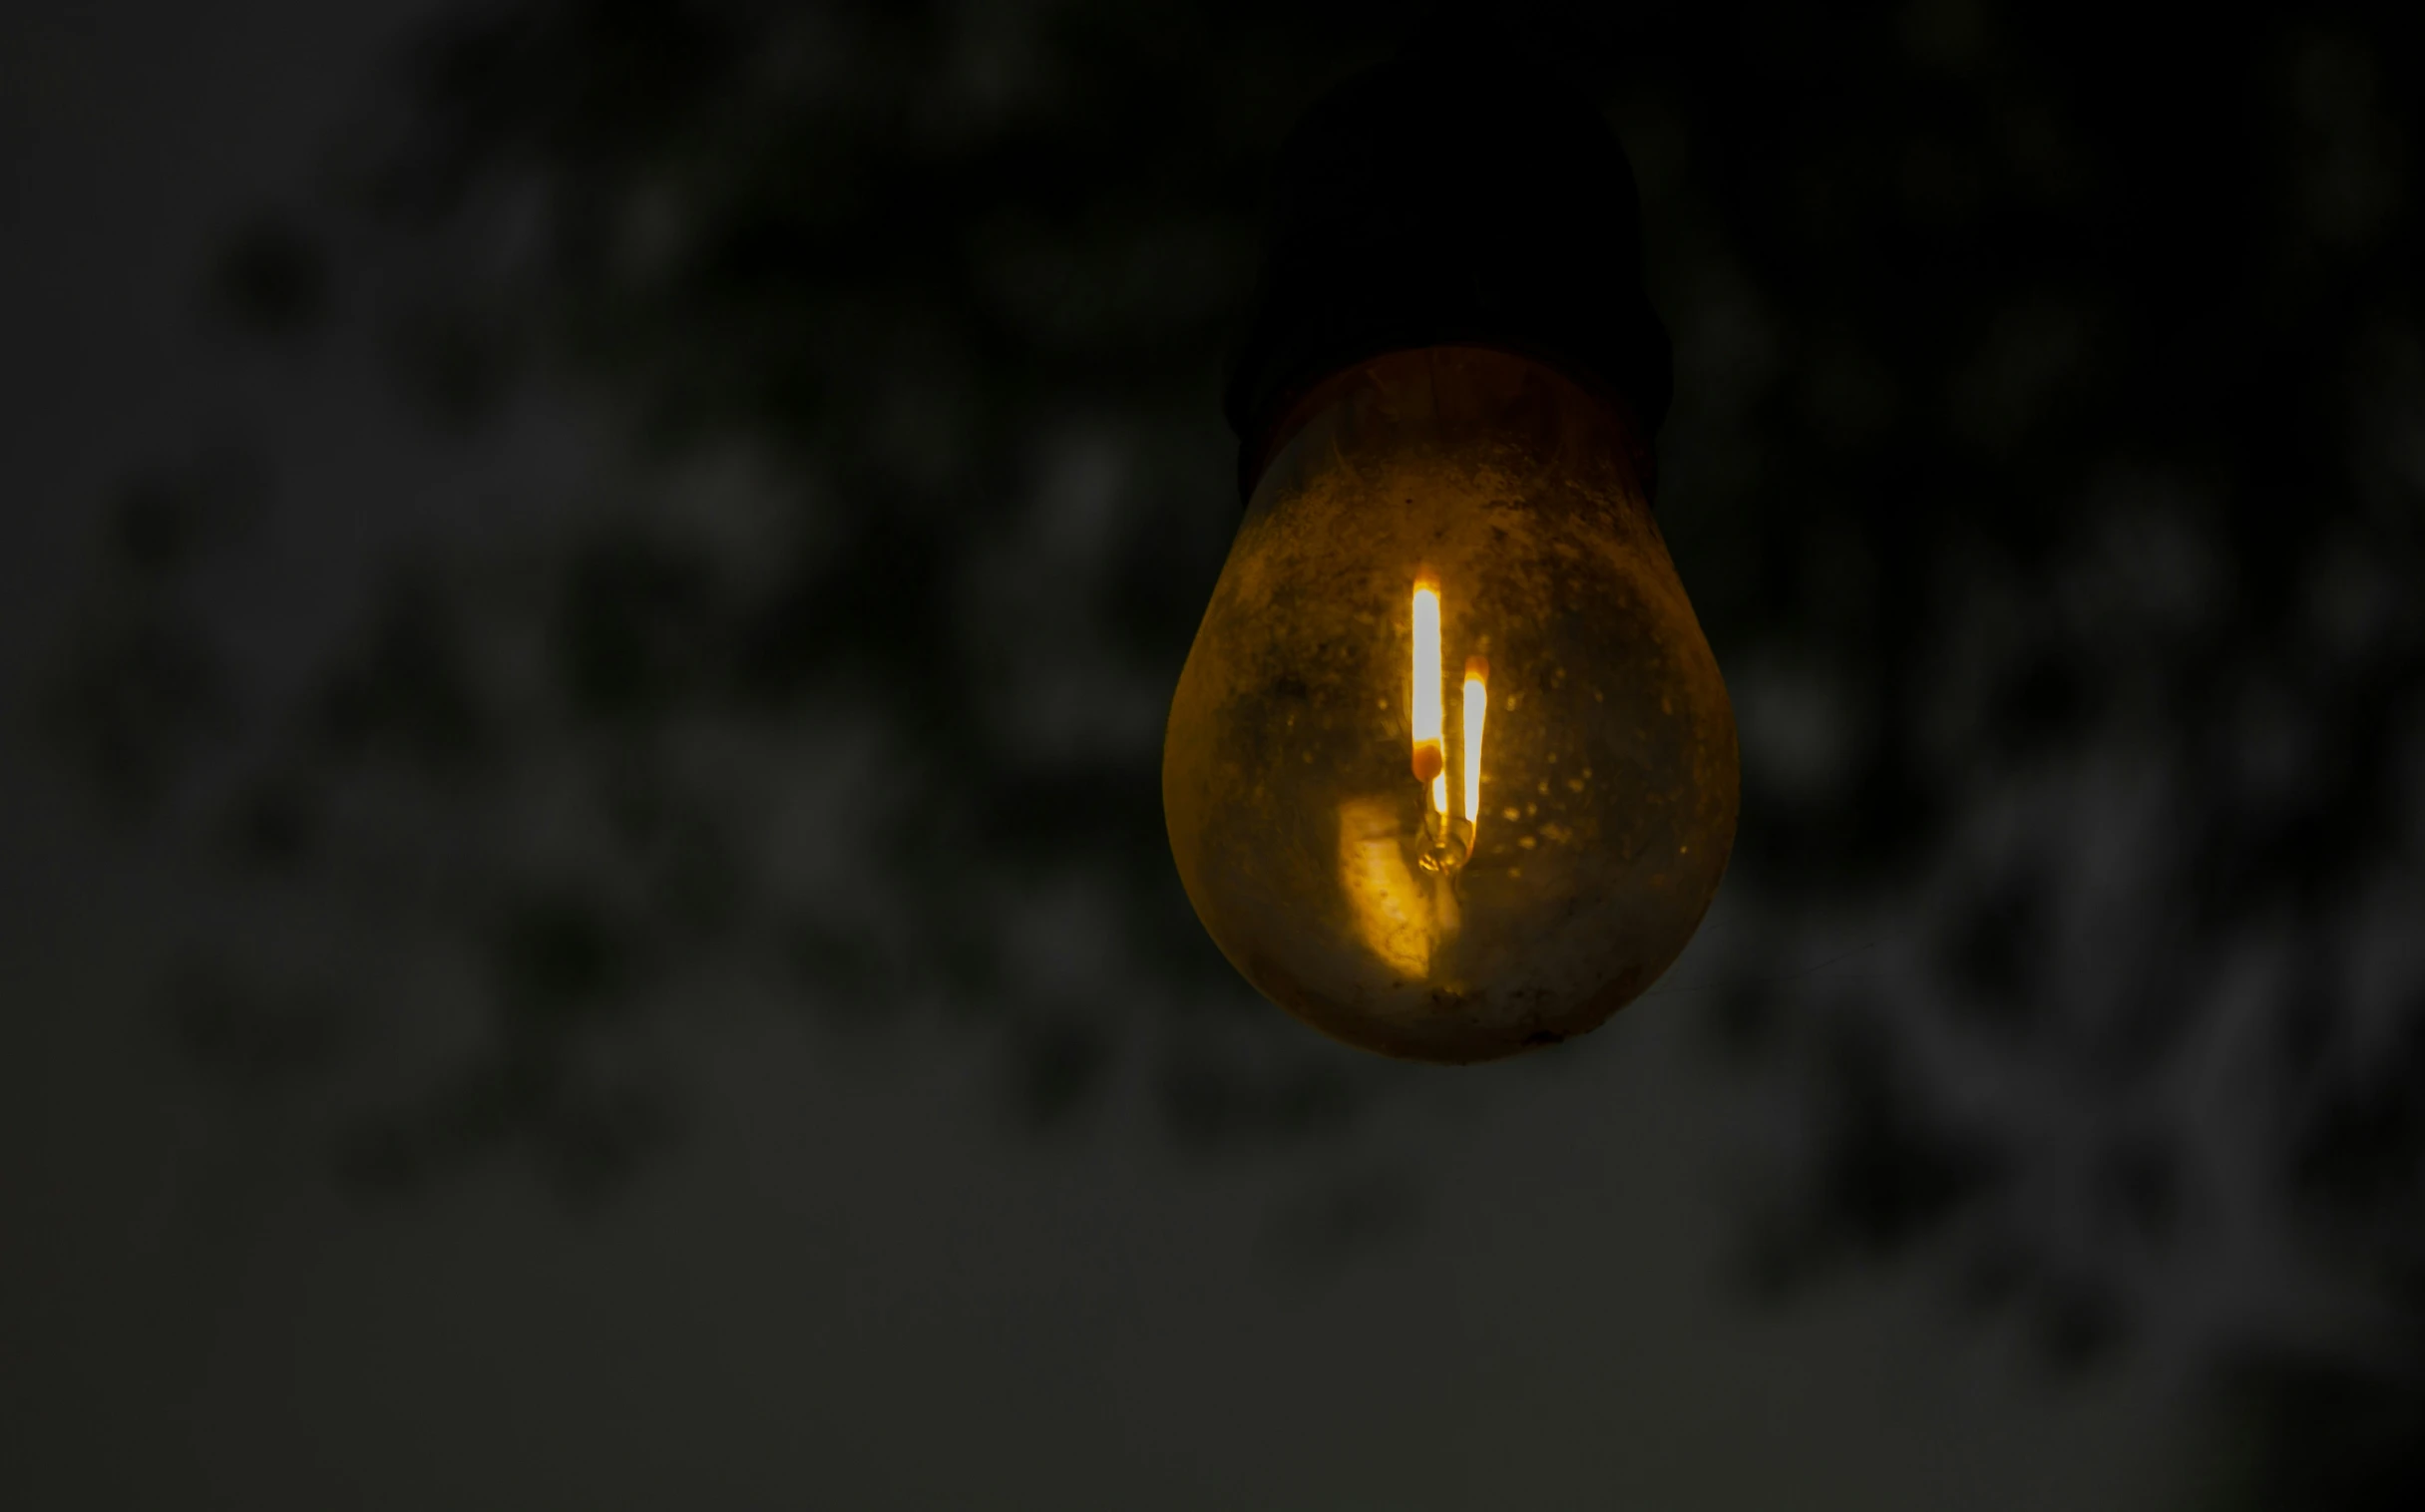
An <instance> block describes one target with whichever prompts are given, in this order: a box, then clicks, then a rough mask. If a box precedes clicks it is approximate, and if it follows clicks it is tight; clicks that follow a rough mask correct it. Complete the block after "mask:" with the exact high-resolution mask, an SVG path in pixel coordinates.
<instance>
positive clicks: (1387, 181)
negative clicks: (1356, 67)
mask: <svg viewBox="0 0 2425 1512" xmlns="http://www.w3.org/2000/svg"><path fill="white" fill-rule="evenodd" d="M1431 346H1481V347H1491V348H1496V349H1499V350H1503V351H1509V352H1514V353H1517V354H1519V355H1522V356H1525V357H1529V358H1532V359H1534V360H1536V361H1540V362H1543V363H1546V364H1548V365H1549V366H1551V367H1554V368H1556V369H1557V370H1559V371H1560V372H1562V373H1564V374H1566V375H1567V376H1568V377H1570V378H1572V379H1574V380H1575V381H1576V382H1578V383H1580V384H1582V385H1584V386H1585V387H1586V388H1589V389H1592V390H1593V391H1595V392H1597V393H1598V394H1600V395H1601V396H1602V397H1604V398H1606V399H1607V400H1608V401H1609V402H1610V403H1611V404H1612V405H1614V406H1615V407H1616V408H1617V409H1618V410H1619V411H1621V413H1622V414H1623V416H1624V418H1625V419H1626V420H1627V421H1628V422H1629V423H1630V428H1631V429H1632V431H1633V439H1632V445H1633V450H1634V452H1635V456H1636V462H1637V466H1638V469H1639V471H1640V473H1641V477H1642V481H1643V486H1644V488H1645V490H1646V491H1648V490H1649V489H1650V488H1651V487H1652V485H1653V481H1654V479H1655V477H1656V452H1655V442H1656V438H1657V436H1658V432H1659V426H1660V423H1661V422H1662V421H1664V420H1665V419H1666V417H1667V409H1668V402H1669V399H1670V397H1671V396H1672V394H1673V391H1674V382H1675V380H1674V372H1673V359H1672V356H1671V352H1670V347H1669V342H1668V335H1667V328H1666V327H1665V326H1664V325H1662V324H1661V323H1660V322H1659V317H1658V315H1657V314H1656V313H1655V312H1654V311H1653V310H1652V309H1651V306H1650V299H1649V297H1648V295H1647V293H1646V292H1645V290H1644V288H1643V278H1642V210H1641V201H1640V197H1639V195H1638V193H1637V191H1636V189H1635V187H1634V177H1633V169H1632V166H1631V165H1630V164H1629V163H1628V162H1627V161H1626V158H1625V150H1624V148H1623V147H1622V146H1620V145H1619V144H1618V142H1617V139H1616V134H1615V133H1613V132H1611V131H1610V130H1609V128H1608V123H1607V122H1606V121H1605V120H1604V119H1602V117H1601V115H1600V113H1599V111H1598V110H1597V109H1596V108H1595V107H1594V106H1593V105H1592V103H1591V102H1590V100H1589V99H1588V98H1586V97H1585V96H1584V95H1583V94H1582V92H1581V91H1579V90H1578V89H1576V88H1574V87H1573V86H1572V85H1571V84H1569V83H1568V82H1567V81H1566V80H1564V79H1563V78H1561V77H1560V76H1559V75H1558V73H1557V72H1556V70H1555V69H1554V68H1553V67H1551V66H1550V65H1548V64H1546V63H1543V62H1540V61H1537V60H1533V59H1528V58H1525V57H1523V56H1521V55H1519V54H1517V53H1515V52H1513V51H1511V50H1506V49H1499V48H1490V47H1483V48H1478V49H1475V48H1458V47H1452V46H1449V45H1446V44H1444V43H1442V42H1439V41H1432V42H1429V43H1426V44H1419V45H1417V46H1415V47H1411V48H1410V49H1408V50H1407V51H1406V52H1404V53H1402V54H1400V55H1399V56H1398V57H1396V58H1394V59H1392V60H1391V61H1390V62H1388V63H1385V64H1382V65H1381V66H1379V67H1377V68H1374V69H1372V70H1370V71H1368V72H1366V73H1364V74H1361V75H1358V76H1357V77H1355V78H1353V79H1350V80H1349V81H1348V82H1347V83H1345V84H1343V85H1341V86H1340V87H1339V88H1338V89H1336V90H1334V91H1332V92H1331V93H1330V94H1329V95H1328V96H1326V97H1324V98H1323V99H1322V100H1321V101H1319V102H1318V103H1317V104H1316V105H1315V106H1314V107H1313V109H1311V110H1310V111H1308V112H1307V113H1306V116H1305V118H1304V119H1303V120H1302V121H1300V122H1299V123H1298V125H1297V127H1296V129H1295V130H1294V131H1293V132H1291V133H1290V135H1289V137H1288V140H1287V143H1286V144H1285V146H1283V148H1282V149H1281V154H1280V164H1279V173H1278V183H1277V185H1276V187H1275V192H1274V197H1273V204H1272V210H1271V217H1270V221H1269V227H1268V232H1267V239H1266V243H1265V251H1264V260H1263V266H1262V271H1261V275H1260V277H1259V278H1258V280H1257V283H1256V286H1255V292H1254V295H1253V299H1252V302H1251V303H1250V305H1249V307H1248V310H1247V313H1246V318H1245V321H1244V323H1243V329H1242V331H1241V333H1240V337H1239V339H1238V341H1237V343H1236V345H1235V346H1234V347H1233V349H1232V354H1231V359H1230V364H1229V374H1228V383H1227V388H1226V392H1225V394H1224V396H1223V399H1224V403H1223V408H1224V409H1225V411H1226V413H1227V415H1228V418H1229V423H1230V428H1231V430H1232V431H1233V432H1235V433H1236V435H1237V437H1238V489H1239V495H1240V497H1241V499H1243V498H1246V497H1248V496H1251V495H1252V494H1253V492H1254V487H1255V484H1256V483H1257V481H1258V480H1259V479H1260V478H1261V476H1262V472H1263V468H1264V466H1265V465H1266V464H1267V463H1268V461H1269V460H1270V458H1271V456H1272V454H1273V453H1274V452H1276V451H1277V450H1278V449H1279V447H1280V445H1281V444H1283V443H1284V442H1285V441H1286V440H1287V436H1288V433H1289V432H1290V431H1293V430H1294V429H1295V425H1296V423H1298V422H1300V421H1301V420H1302V418H1303V416H1304V412H1305V401H1306V400H1307V399H1308V398H1310V397H1311V396H1312V395H1313V394H1314V391H1315V390H1316V389H1317V388H1318V387H1319V386H1320V385H1321V384H1322V383H1323V382H1324V380H1325V379H1327V378H1329V377H1331V376H1332V375H1334V374H1336V373H1339V372H1341V371H1342V370H1344V369H1347V368H1349V367H1352V366H1354V365H1355V364H1357V363H1360V362H1363V361H1366V360H1368V359H1370V358H1373V357H1377V356H1380V355H1382V354H1383V353H1386V352H1395V351H1407V350H1412V349H1415V348H1420V347H1431Z"/></svg>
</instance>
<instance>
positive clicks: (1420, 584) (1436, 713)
mask: <svg viewBox="0 0 2425 1512" xmlns="http://www.w3.org/2000/svg"><path fill="white" fill-rule="evenodd" d="M1439 694H1440V686H1439V584H1438V583H1437V582H1436V581H1434V580H1433V579H1432V578H1431V577H1430V576H1428V575H1427V574H1426V575H1424V576H1421V577H1417V578H1415V683H1414V690H1413V696H1412V697H1411V698H1410V699H1409V701H1408V717H1409V720H1410V722H1411V723H1412V724H1413V725H1414V727H1415V781H1416V782H1423V783H1429V784H1430V785H1431V804H1432V807H1433V808H1436V809H1437V810H1439V811H1440V812H1441V813H1443V814H1445V813H1446V812H1447V811H1448V787H1447V783H1446V780H1445V779H1444V777H1443V775H1442V774H1443V773H1444V771H1445V770H1446V768H1447V765H1448V757H1447V749H1446V746H1445V744H1444V743H1443V741H1442V738H1441V732H1440V708H1439V702H1440V699H1439Z"/></svg>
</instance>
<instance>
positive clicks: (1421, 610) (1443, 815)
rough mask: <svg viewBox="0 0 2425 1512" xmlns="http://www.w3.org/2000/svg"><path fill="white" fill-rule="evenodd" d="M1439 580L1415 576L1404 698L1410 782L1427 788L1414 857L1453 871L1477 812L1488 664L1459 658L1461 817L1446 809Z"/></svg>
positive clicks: (1464, 855) (1465, 855)
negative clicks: (1409, 681)
mask: <svg viewBox="0 0 2425 1512" xmlns="http://www.w3.org/2000/svg"><path fill="white" fill-rule="evenodd" d="M1439 638H1440V637H1439V580H1438V579H1437V578H1435V577H1433V576H1432V575H1431V574H1430V573H1429V572H1424V573H1422V574H1420V575H1418V576H1417V577H1416V578H1415V665H1414V668H1413V672H1414V677H1413V687H1412V689H1411V696H1410V698H1409V700H1408V709H1409V715H1410V718H1409V723H1410V724H1411V725H1412V726H1413V731H1414V736H1415V751H1414V767H1415V781H1416V782H1417V783H1420V784H1421V785H1422V786H1424V787H1425V788H1427V789H1428V790H1429V792H1428V794H1427V795H1426V796H1428V797H1429V799H1430V803H1429V804H1428V805H1427V806H1426V810H1425V812H1424V815H1423V842H1422V847H1421V852H1420V856H1419V858H1418V859H1419V860H1420V861H1421V863H1422V865H1423V867H1424V869H1425V870H1427V871H1432V872H1453V871H1455V870H1456V869H1457V868H1459V867H1461V866H1463V865H1464V864H1465V862H1466V861H1467V860H1468V859H1469V858H1470V857H1471V856H1472V854H1473V844H1474V837H1475V832H1476V830H1477V828H1478V827H1479V825H1480V822H1481V813H1482V724H1483V719H1484V716H1485V714H1486V713H1487V711H1488V703H1489V693H1488V683H1489V678H1490V663H1489V662H1488V661H1487V660H1485V659H1484V658H1482V657H1480V656H1468V657H1466V658H1465V697H1464V707H1463V710H1462V712H1463V714H1464V720H1463V724H1464V729H1463V734H1464V753H1463V754H1464V774H1463V775H1464V784H1463V787H1464V795H1463V796H1464V818H1463V819H1462V820H1459V819H1457V818H1456V817H1455V815H1454V814H1453V813H1452V812H1451V810H1450V808H1449V802H1448V800H1449V787H1448V751H1447V731H1446V729H1445V727H1444V719H1443V715H1444V712H1445V711H1444V708H1443V705H1444V703H1445V701H1446V700H1445V697H1444V694H1445V692H1446V688H1445V686H1444V683H1445V679H1444V678H1443V677H1442V675H1441V666H1440V651H1439Z"/></svg>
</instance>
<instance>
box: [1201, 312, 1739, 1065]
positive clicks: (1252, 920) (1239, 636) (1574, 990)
mask: <svg viewBox="0 0 2425 1512" xmlns="http://www.w3.org/2000/svg"><path fill="white" fill-rule="evenodd" d="M1640 451H1641V448H1640V446H1639V443H1638V439H1637V438H1636V437H1635V436H1634V434H1633V433H1632V430H1631V426H1630V421H1629V419H1628V417H1627V415H1626V413H1625V411H1624V408H1623V407H1622V405H1620V404H1618V403H1615V402H1613V401H1611V400H1610V399H1608V398H1606V397H1604V396H1602V395H1600V394H1598V393H1595V392H1594V391H1592V390H1589V389H1587V388H1586V387H1584V386H1583V385H1582V384H1581V383H1578V382H1577V381H1575V380H1574V379H1572V378H1570V377H1568V376H1566V375H1565V374H1564V373H1562V372H1560V371H1559V370H1557V369H1555V368H1552V367H1550V366H1548V365H1546V364H1544V363H1541V362H1537V361H1534V360H1532V359H1530V358H1527V357H1522V356H1517V355H1514V354H1512V353H1508V352H1504V351H1497V350H1490V349H1485V348H1478V347H1461V346H1444V347H1430V348H1423V349H1416V350H1412V351H1401V352H1395V353H1390V354H1387V355H1384V356H1380V357H1376V358H1373V359H1371V360H1368V361H1364V362H1359V363H1356V364H1354V365H1353V366H1351V367H1349V368H1348V369H1346V370H1345V371H1342V372H1340V373H1337V374H1334V375H1333V376H1332V377H1331V378H1329V379H1328V380H1326V381H1324V382H1323V383H1321V384H1319V385H1317V386H1315V387H1314V388H1313V389H1312V390H1311V391H1310V392H1309V393H1308V394H1307V395H1306V397H1305V399H1304V400H1303V401H1302V402H1300V403H1299V404H1298V405H1296V407H1295V409H1294V411H1293V413H1292V415H1291V416H1290V417H1289V418H1288V419H1287V420H1286V422H1285V423H1284V424H1282V425H1281V426H1280V427H1278V428H1277V429H1276V431H1275V433H1274V444H1273V446H1272V448H1271V451H1270V459H1269V461H1268V463H1267V464H1266V465H1265V466H1264V467H1263V469H1262V471H1261V476H1260V478H1259V481H1258V482H1257V484H1256V487H1255V489H1254V492H1253V496H1252V498H1251V499H1250V501H1249V503H1248V506H1247V511H1246V516H1245V519H1244V521H1243V522H1242V523H1241V525H1240V527H1239V530H1238V538H1237V542H1236V544H1235V546H1234V547H1233V548H1232V549H1231V552H1230V556H1229V561H1228V563H1227V565H1226V566H1225V567H1223V569H1222V573H1221V578H1220V582H1219V584H1218V585H1217V586H1216V587H1215V588H1214V590H1213V597H1212V602H1211V605H1210V606H1209V607H1208V608H1207V609H1206V611H1205V615H1204V620H1203V624H1202V627H1201V628H1200V629H1199V630H1198V632H1197V635H1196V641H1195V645H1194V646H1193V648H1192V649H1191V650H1190V652H1189V654H1188V659H1187V665H1186V669H1185V670H1184V671H1183V672H1182V673H1181V675H1180V679H1179V686H1178V690H1177V693H1176V695H1175V697H1174V698H1173V701H1172V704H1171V711H1170V723H1169V729H1168V735H1167V739H1166V741H1165V744H1164V753H1163V770H1162V791H1163V803H1164V809H1165V813H1166V817H1167V819H1168V823H1169V828H1170V841H1171V849H1172V852H1173V854H1174V856H1175V858H1176V860H1177V862H1178V869H1179V875H1180V877H1181V879H1182V880H1183V881H1184V883H1185V884H1186V887H1187V892H1188V896H1189V898H1190V899H1191V900H1192V901H1193V902H1194V904H1195V907H1196V912H1197V914H1198V915H1199V916H1200V917H1201V918H1202V919H1203V921H1204V925H1205V927H1206V929H1207V930H1208V931H1210V932H1211V934H1212V937H1213V939H1214V941H1215V942H1216V943H1218V944H1219V945H1220V946H1221V948H1222V950H1223V951H1224V952H1226V953H1227V954H1228V956H1229V958H1230V960H1231V961H1232V962H1234V963H1235V964H1236V965H1237V967H1238V969H1239V970H1240V971H1241V972H1243V973H1244V974H1245V975H1246V977H1247V979H1248V980H1249V981H1251V982H1253V983H1254V984H1255V985H1256V986H1257V987H1258V988H1260V989H1261V990H1262V991H1263V992H1264V993H1265V994H1266V995H1268V996H1270V997H1271V998H1273V999H1274V1000H1275V1001H1277V1002H1279V1003H1280V1004H1281V1005H1282V1006H1284V1007H1286V1008H1288V1009H1289V1010H1290V1011H1291V1012H1293V1013H1296V1014H1297V1015H1299V1016H1300V1017H1302V1018H1304V1019H1306V1020H1307V1021H1308V1022H1310V1023H1313V1024H1314V1025H1316V1026H1317V1027H1319V1028H1321V1029H1324V1030H1326V1031H1327V1032H1329V1033H1331V1034H1334V1035H1336V1036H1338V1037H1339V1038H1342V1039H1345V1040H1348V1041H1350V1042H1352V1043H1355V1044H1359V1045H1363V1046H1366V1047H1368V1048H1371V1049H1376V1050H1381V1051H1384V1052H1387V1053H1390V1054H1395V1055H1404V1056H1412V1057H1417V1058H1422V1059H1431V1060H1448V1061H1461V1060H1479V1059H1487V1058H1489V1057H1492V1056H1496V1055H1504V1054H1508V1053H1511V1052H1514V1051H1517V1050H1521V1049H1523V1048H1525V1047H1527V1046H1529V1045H1534V1044H1542V1043H1548V1042H1552V1041H1555V1040H1558V1039H1562V1038H1565V1037H1567V1036H1570V1035H1573V1034H1577V1033H1581V1032H1583V1031H1585V1030H1587V1029H1590V1028H1593V1027H1595V1026H1596V1025H1598V1024H1599V1023H1600V1022H1601V1021H1603V1020H1604V1019H1606V1018H1607V1017H1608V1015H1609V1014H1610V1013H1612V1012H1614V1011H1615V1010H1616V1009H1617V1008H1618V1007H1620V1006H1622V1005H1623V1004H1624V1003H1626V1002H1627V1001H1630V1000H1631V999H1632V998H1633V997H1634V996H1635V995H1636V994H1638V993H1639V992H1640V991H1641V990H1642V989H1643V988H1644V987H1646V986H1648V985H1649V984H1650V983H1651V982H1652V981H1653V980H1654V979H1655V978H1657V976H1658V975H1659V974H1660V972H1662V971H1663V970H1665V969H1666V968H1667V966H1668V964H1669V963H1670V962H1671V961H1673V960H1674V959H1675V957H1676V954H1677V953H1678V952H1679V951H1680V950H1681V949H1682V948H1683V947H1684V945H1685V943H1686V942H1687V941H1688V940H1689V939H1690V938H1691V937H1692V934H1693V932H1694V930H1695V929H1696V928H1697V927H1698V926H1699V924H1700V922H1701V919H1702V916H1703V914H1704V913H1705V912H1706V910H1707V909H1708V907H1709V904H1710V901H1711V899H1712V897H1713V896H1714V895H1715V893H1716V891H1717V887H1718V883H1719V880H1720V878H1721V876H1722V875H1723V873H1724V871H1725V867H1726V860H1727V855H1728V852H1729V850H1730V849H1731V847H1732V845H1733V841H1734V830H1735V816H1736V802H1737V773H1736V747H1735V726H1734V718H1733V714H1732V711H1731V709H1730V707H1729V705H1728V702H1727V696H1726V687H1725V683H1724V681H1723V680H1722V678H1721V677H1720V675H1719V672H1718V666H1717V662H1716V660H1715V658H1714V657H1713V656H1712V655H1711V652H1710V648H1709V644H1708V641H1707V640H1706V639H1705V638H1704V637H1703V635H1702V633H1701V628H1700V625H1699V624H1698V622H1697V621H1696V620H1695V618H1694V615H1693V610H1692V605H1691V604H1690V602H1689V601H1688V600H1687V599H1686V597H1685V593H1684V588H1683V585H1682V584H1681V583H1680V582H1679V581H1678V580H1677V577H1676V572H1675V568H1674V567H1673V565H1672V564H1671V563H1670V562H1669V560H1668V555H1667V548H1666V545H1665V543H1664V542H1663V541H1662V540H1661V538H1660V534H1659V530H1658V526H1657V524H1656V522H1655V521H1654V520H1653V519H1652V517H1651V514H1650V510H1649V507H1648V503H1647V501H1646V499H1645V497H1644V492H1643V487H1642V480H1641V478H1640V477H1639V476H1638V473H1637V464H1636V461H1635V459H1636V458H1637V457H1638V456H1639V455H1640ZM1456 656H1462V658H1463V667H1464V674H1463V682H1462V690H1463V695H1462V698H1461V700H1454V701H1452V700H1451V699H1450V697H1449V694H1448V690H1447V682H1446V672H1445V668H1447V667H1449V666H1452V665H1455V664H1456V663H1455V661H1454V660H1453V659H1452V658H1454V657H1456ZM1451 709H1453V710H1454V712H1455V717H1456V728H1455V729H1453V730H1451V729H1450V728H1449V725H1448V719H1449V712H1450V710H1451ZM1452 750H1453V751H1454V752H1455V753H1456V756H1457V760H1456V762H1455V763H1454V768H1453V770H1452V769H1451V763H1450V760H1449V753H1450V752H1451V751H1452ZM1410 752H1411V753H1412V777H1413V780H1412V781H1410V780H1409V770H1410V768H1409V765H1408V763H1409V760H1410ZM1485 752H1486V753H1487V756H1488V762H1487V767H1486V768H1485V762H1484V756H1485ZM1485 805H1487V806H1488V807H1489V808H1490V810H1491V813H1490V817H1489V823H1488V824H1487V825H1485V824H1483V823H1482V819H1483V810H1484V807H1485Z"/></svg>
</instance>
